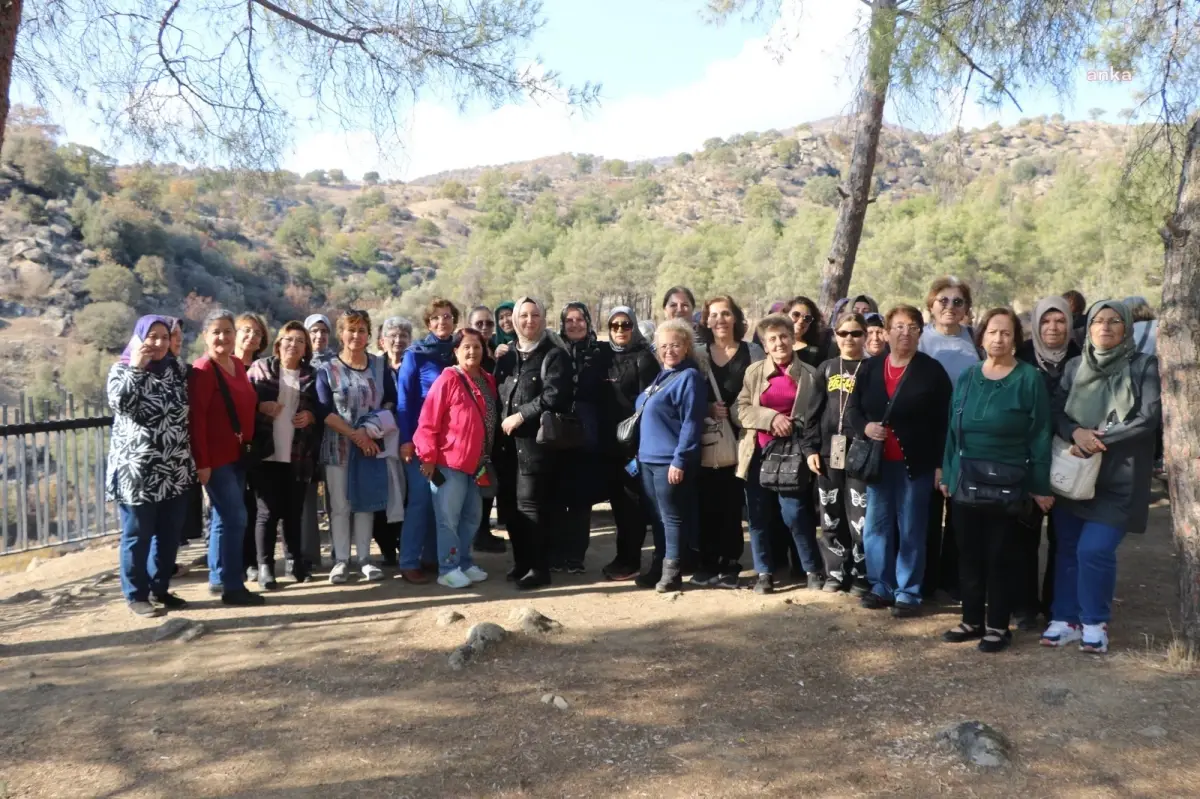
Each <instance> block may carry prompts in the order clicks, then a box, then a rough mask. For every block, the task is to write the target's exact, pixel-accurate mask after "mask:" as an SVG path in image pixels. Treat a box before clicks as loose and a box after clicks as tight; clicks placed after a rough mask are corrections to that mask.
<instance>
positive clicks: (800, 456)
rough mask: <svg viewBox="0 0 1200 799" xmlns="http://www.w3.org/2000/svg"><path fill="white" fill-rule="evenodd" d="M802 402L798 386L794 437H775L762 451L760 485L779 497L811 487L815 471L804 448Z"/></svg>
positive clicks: (793, 402)
mask: <svg viewBox="0 0 1200 799" xmlns="http://www.w3.org/2000/svg"><path fill="white" fill-rule="evenodd" d="M799 402H800V384H799V383H797V384H796V398H795V399H794V400H792V413H791V419H792V434H791V435H790V436H787V437H786V438H772V439H771V440H770V441H768V442H767V445H766V446H765V447H763V448H762V461H761V462H760V464H759V469H758V484H759V485H760V486H762V487H763V488H765V489H767V490H768V491H774V492H776V493H779V494H794V493H797V492H802V491H804V490H806V489H807V488H808V481H809V480H810V479H812V472H811V471H809V468H808V459H807V458H805V457H804V452H803V449H802V447H801V446H800V425H799V424H798V423H797V419H796V406H797V404H799Z"/></svg>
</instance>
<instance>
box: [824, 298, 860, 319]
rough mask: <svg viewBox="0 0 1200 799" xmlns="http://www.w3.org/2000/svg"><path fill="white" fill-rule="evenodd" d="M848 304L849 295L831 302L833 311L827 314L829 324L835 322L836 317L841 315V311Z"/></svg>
mask: <svg viewBox="0 0 1200 799" xmlns="http://www.w3.org/2000/svg"><path fill="white" fill-rule="evenodd" d="M855 302H858V300H857V299H855ZM849 304H850V298H849V297H842V298H841V299H840V300H838V301H837V302H835V303H834V304H833V313H831V314H829V324H830V325H835V324H837V318H838V317H839V316H841V315H842V311H844V310H846V306H847V305H849Z"/></svg>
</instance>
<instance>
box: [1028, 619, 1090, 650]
mask: <svg viewBox="0 0 1200 799" xmlns="http://www.w3.org/2000/svg"><path fill="white" fill-rule="evenodd" d="M1082 636H1083V633H1082V632H1081V631H1080V629H1079V625H1078V624H1070V623H1068V622H1065V621H1052V622H1050V626H1049V627H1047V628H1046V632H1044V633H1042V639H1041V641H1040V642H1039V643H1041V645H1042V646H1066V645H1067V644H1069V643H1071V642H1072V641H1078V640H1079V639H1080V638H1081V637H1082Z"/></svg>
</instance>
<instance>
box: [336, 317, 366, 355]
mask: <svg viewBox="0 0 1200 799" xmlns="http://www.w3.org/2000/svg"><path fill="white" fill-rule="evenodd" d="M370 337H371V333H370V332H369V331H368V330H367V325H366V323H365V322H362V321H360V320H358V319H351V320H347V321H346V323H345V325H343V326H342V346H343V347H345V348H346V351H347V352H349V353H351V354H352V355H357V354H358V353H360V352H363V351H365V350H366V349H367V341H368V340H369V339H370Z"/></svg>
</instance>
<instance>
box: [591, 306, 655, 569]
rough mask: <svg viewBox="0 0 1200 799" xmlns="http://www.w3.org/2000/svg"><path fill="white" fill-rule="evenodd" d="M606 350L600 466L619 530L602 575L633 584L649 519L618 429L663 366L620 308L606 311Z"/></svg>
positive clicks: (630, 456) (626, 311) (631, 318)
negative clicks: (628, 469)
mask: <svg viewBox="0 0 1200 799" xmlns="http://www.w3.org/2000/svg"><path fill="white" fill-rule="evenodd" d="M608 348H609V350H610V354H609V356H608V359H607V361H608V363H607V366H608V369H607V374H606V376H605V380H604V383H603V385H602V386H601V391H600V403H599V408H598V410H599V411H600V414H599V422H600V424H599V427H600V449H601V452H602V453H603V455H602V461H601V462H602V464H603V469H604V482H605V483H606V485H607V488H608V497H609V502H610V503H611V504H612V515H613V524H614V525H615V526H616V528H617V555H616V557H615V558H613V560H612V562H611V563H609V564H608V565H606V566H605V567H604V568H603V569H602V570H601V571H602V572H603V574H604V576H605V577H607V578H608V579H610V580H632V579H633V578H634V577H637V576H638V574H639V573H640V572H641V570H642V544H644V543H645V541H646V524H647V517H646V515H645V512H644V510H643V505H642V503H643V502H645V499H644V494H643V492H642V481H641V479H640V478H639V477H637V476H633V475H630V474H629V472H628V471H627V469H626V467H627V466H628V465H629V464H630V463H632V462H633V460H634V457H635V456H636V455H637V453H636V452H632V451H629V450H626V449H624V448H623V447H621V445H620V444H618V443H617V425H618V424H620V423H621V422H622V421H623V420H625V419H627V418H629V417H630V416H632V415H633V412H634V403H636V402H637V398H638V395H639V394H641V393H642V392H643V391H645V390H646V389H647V388H649V387H650V385H651V384H652V383H653V382H654V378H655V377H657V376H658V373H659V370H660V369H661V367H660V366H659V363H658V360H657V359H656V358H655V357H654V352H653V350H652V349H651V346H650V342H649V341H647V340H646V337H645V336H643V335H642V332H641V331H640V330H639V329H638V320H637V314H635V313H634V312H633V309H632V308H629V307H626V306H623V305H619V306H617V307H616V308H613V309H612V310H611V311H609V313H608Z"/></svg>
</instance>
